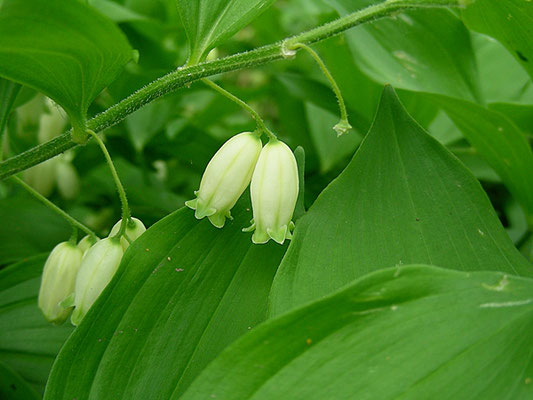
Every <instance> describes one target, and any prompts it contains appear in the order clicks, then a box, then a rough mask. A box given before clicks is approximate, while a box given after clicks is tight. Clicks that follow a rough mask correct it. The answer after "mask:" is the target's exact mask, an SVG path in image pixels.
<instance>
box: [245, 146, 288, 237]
mask: <svg viewBox="0 0 533 400" xmlns="http://www.w3.org/2000/svg"><path fill="white" fill-rule="evenodd" d="M250 192H251V197H252V208H253V213H254V219H253V225H252V226H251V227H250V228H248V230H254V229H255V232H254V234H253V236H252V241H253V242H254V243H256V244H260V243H266V242H268V241H269V240H270V239H274V240H275V241H276V242H278V243H280V244H283V242H284V241H285V239H291V237H292V234H291V229H292V228H293V227H294V224H293V223H292V221H291V218H292V214H293V212H294V207H295V206H296V200H297V198H298V166H297V164H296V159H295V158H294V154H293V153H292V151H291V149H290V148H289V147H288V146H287V145H286V144H285V143H283V142H281V141H279V140H276V139H273V140H270V142H269V143H268V144H267V145H266V146H265V147H263V150H262V151H261V155H260V156H259V160H258V161H257V165H256V167H255V170H254V174H253V176H252V183H251V185H250Z"/></svg>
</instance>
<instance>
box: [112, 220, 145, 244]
mask: <svg viewBox="0 0 533 400" xmlns="http://www.w3.org/2000/svg"><path fill="white" fill-rule="evenodd" d="M121 223H122V220H121V219H120V220H119V221H118V222H117V223H116V224H115V225H114V226H113V228H112V229H111V232H110V233H109V237H113V236H115V235H116V234H117V233H118V231H119V230H120V224H121ZM145 231H146V227H145V226H144V224H143V223H142V221H141V220H140V219H137V218H130V220H129V221H128V223H127V225H126V235H127V236H128V238H129V239H130V240H131V241H132V242H133V241H134V240H136V239H137V238H138V237H139V236H141V235H142V234H143V233H144V232H145ZM120 243H121V244H122V248H123V249H124V251H126V249H127V248H128V247H129V245H130V243H129V242H128V240H127V239H126V238H125V237H121V238H120Z"/></svg>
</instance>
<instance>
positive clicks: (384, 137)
mask: <svg viewBox="0 0 533 400" xmlns="http://www.w3.org/2000/svg"><path fill="white" fill-rule="evenodd" d="M412 263H428V264H430V263H431V264H436V265H439V266H442V267H447V268H457V269H462V270H497V271H505V272H508V273H512V274H522V275H526V276H532V275H533V268H532V267H531V265H529V263H528V262H527V261H526V260H525V259H524V258H523V257H522V255H521V254H520V253H519V252H518V251H517V250H516V249H515V247H514V246H513V244H512V242H511V241H510V239H509V237H508V236H507V233H506V232H505V231H504V229H503V227H502V226H501V223H500V221H499V220H498V218H497V217H496V214H495V213H494V210H493V209H492V206H491V204H490V201H489V199H488V198H487V196H486V194H485V192H484V191H483V189H482V188H481V186H480V184H479V183H478V182H477V181H476V180H475V178H474V177H473V176H472V174H471V173H470V172H469V171H468V170H467V169H466V168H465V167H464V166H463V165H462V164H461V163H460V162H459V161H458V160H457V159H456V158H455V157H454V156H453V155H451V153H449V152H448V151H447V150H446V149H445V148H444V147H442V145H440V144H439V143H438V142H437V141H436V140H435V139H433V138H432V137H430V136H429V135H428V134H427V133H425V132H424V131H423V129H422V128H421V127H420V126H419V125H418V124H417V123H416V122H415V121H414V120H413V119H411V117H410V116H409V115H408V114H407V113H406V111H405V109H404V108H403V107H402V105H401V104H400V103H399V100H398V98H397V97H396V95H395V93H394V91H393V89H392V88H391V87H387V88H386V89H385V91H384V92H383V96H382V99H381V103H380V106H379V109H378V113H377V116H376V119H375V121H374V124H373V126H372V128H371V130H370V132H369V133H368V135H367V137H366V138H365V139H364V141H363V143H362V144H361V147H360V148H359V150H358V151H357V153H356V155H355V156H354V158H353V159H352V161H351V162H350V164H349V165H348V167H347V168H346V169H345V170H344V171H343V172H342V174H341V175H340V176H339V177H338V178H337V179H336V180H334V181H333V182H332V183H331V184H330V185H329V186H328V187H327V188H326V189H325V190H324V191H323V192H322V194H321V195H320V196H319V198H318V199H317V200H316V201H315V203H314V204H313V206H312V207H311V209H310V210H309V211H308V212H307V214H306V215H305V216H304V217H302V218H301V219H300V220H299V221H298V224H297V225H296V230H295V234H294V239H293V241H292V243H291V245H290V248H289V250H288V252H287V254H286V256H285V258H284V259H283V262H282V264H281V266H280V269H279V271H278V273H277V275H276V279H275V280H274V285H273V288H272V294H271V313H272V314H273V315H277V314H279V313H281V312H284V311H286V310H288V309H291V308H292V307H294V306H296V305H299V304H302V303H306V302H308V301H310V300H313V299H317V298H320V297H322V296H324V295H327V294H328V293H331V292H332V291H334V290H336V289H338V288H340V287H342V286H344V285H346V284H347V283H349V282H351V281H352V280H354V279H355V278H358V277H361V276H363V275H365V274H367V273H369V272H371V271H374V270H376V269H379V268H386V267H391V266H394V265H402V264H412Z"/></svg>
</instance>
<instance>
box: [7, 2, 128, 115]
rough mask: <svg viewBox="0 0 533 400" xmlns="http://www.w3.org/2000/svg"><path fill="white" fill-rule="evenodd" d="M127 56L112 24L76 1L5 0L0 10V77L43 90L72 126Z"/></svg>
mask: <svg viewBox="0 0 533 400" xmlns="http://www.w3.org/2000/svg"><path fill="white" fill-rule="evenodd" d="M131 57H132V50H131V48H130V46H129V44H128V42H127V40H126V38H125V36H124V35H123V34H122V33H121V32H120V31H119V30H118V28H117V27H116V26H115V25H114V24H113V23H112V22H111V21H110V20H108V19H106V18H105V17H103V16H102V15H101V14H99V13H98V12H96V11H94V10H93V9H92V8H90V7H88V6H87V5H85V4H83V3H82V2H80V1H63V0H26V1H18V0H5V1H4V2H3V6H2V8H0V76H2V77H5V78H8V79H10V80H12V81H15V82H18V83H21V84H24V85H27V86H30V87H33V88H35V89H37V90H39V91H41V92H43V93H44V94H46V95H47V96H48V97H50V98H52V99H53V100H54V101H56V102H57V103H59V104H60V105H61V106H62V107H63V108H64V109H65V110H66V111H67V112H68V114H69V116H70V118H71V120H72V122H73V124H74V123H77V124H82V123H83V122H84V120H85V114H86V112H87V108H88V107H89V104H90V103H91V102H92V101H93V99H94V98H95V97H96V95H97V94H98V93H99V92H100V91H101V90H102V89H103V88H104V87H105V86H106V85H108V84H109V83H111V82H112V81H113V80H114V79H115V78H116V76H117V75H118V73H119V72H120V71H121V69H122V67H123V66H124V65H125V64H126V63H127V62H128V61H129V60H130V59H131Z"/></svg>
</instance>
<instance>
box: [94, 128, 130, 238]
mask: <svg viewBox="0 0 533 400" xmlns="http://www.w3.org/2000/svg"><path fill="white" fill-rule="evenodd" d="M87 132H88V133H89V135H91V136H92V137H93V138H94V140H95V141H96V143H98V146H100V149H101V150H102V153H104V157H105V160H106V162H107V165H108V166H109V169H110V170H111V175H112V176H113V180H114V181H115V186H116V187H117V192H118V195H119V197H120V203H121V205H122V221H121V222H120V229H119V231H118V233H117V234H116V235H115V236H114V237H121V236H122V235H124V233H125V232H126V227H127V224H128V221H129V219H130V208H129V206H128V199H127V197H126V191H125V190H124V186H122V182H121V181H120V178H119V177H118V173H117V170H116V168H115V164H113V160H112V159H111V156H110V155H109V152H108V151H107V147H105V144H104V142H103V141H102V139H100V137H99V136H98V135H97V134H96V133H94V132H93V131H91V130H88V131H87Z"/></svg>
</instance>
